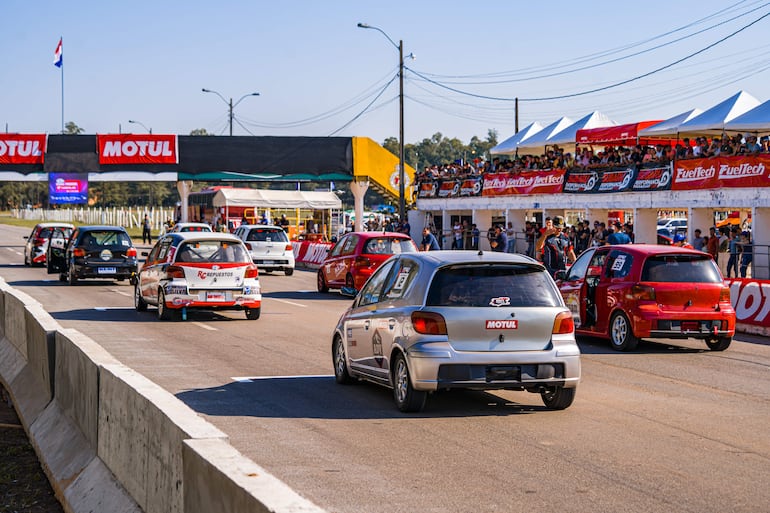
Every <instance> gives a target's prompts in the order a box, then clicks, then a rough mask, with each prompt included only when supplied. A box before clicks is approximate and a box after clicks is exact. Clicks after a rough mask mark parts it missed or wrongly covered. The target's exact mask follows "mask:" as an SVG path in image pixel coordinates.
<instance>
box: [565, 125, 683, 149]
mask: <svg viewBox="0 0 770 513" xmlns="http://www.w3.org/2000/svg"><path fill="white" fill-rule="evenodd" d="M660 122H661V120H659V119H658V120H653V121H639V122H638V123H629V124H627V125H617V126H603V127H599V128H582V129H580V130H578V131H577V134H575V142H576V143H577V144H589V145H593V144H611V145H618V146H629V145H636V144H645V145H654V144H665V145H669V144H671V140H665V139H657V138H653V137H641V138H640V137H638V134H639V130H642V129H643V128H647V127H648V126H652V125H654V124H656V123H660Z"/></svg>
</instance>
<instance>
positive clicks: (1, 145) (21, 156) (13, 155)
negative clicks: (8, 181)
mask: <svg viewBox="0 0 770 513" xmlns="http://www.w3.org/2000/svg"><path fill="white" fill-rule="evenodd" d="M47 141H48V136H47V135H46V134H0V164H42V163H43V158H44V156H45V151H46V143H47Z"/></svg>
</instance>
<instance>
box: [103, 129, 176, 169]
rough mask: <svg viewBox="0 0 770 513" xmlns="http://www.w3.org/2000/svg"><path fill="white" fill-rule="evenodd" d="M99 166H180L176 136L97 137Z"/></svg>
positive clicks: (132, 135) (113, 135)
mask: <svg viewBox="0 0 770 513" xmlns="http://www.w3.org/2000/svg"><path fill="white" fill-rule="evenodd" d="M96 148H97V151H98V152H99V164H178V163H179V151H178V147H177V137H176V135H152V134H147V135H138V134H109V135H99V134H97V136H96Z"/></svg>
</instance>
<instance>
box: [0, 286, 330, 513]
mask: <svg viewBox="0 0 770 513" xmlns="http://www.w3.org/2000/svg"><path fill="white" fill-rule="evenodd" d="M0 333H2V338H0V382H2V384H3V386H4V387H5V388H6V390H8V392H9V394H10V396H11V400H12V401H13V403H14V405H15V406H16V409H17V412H18V414H19V418H20V419H21V421H22V424H23V426H24V428H25V429H26V430H27V433H28V434H29V437H30V440H31V441H32V444H33V446H34V447H35V450H36V452H37V454H38V457H39V458H40V461H41V463H42V466H43V469H44V470H45V472H46V474H47V475H48V478H49V480H50V481H51V484H52V486H53V488H54V491H55V493H56V496H57V498H58V499H59V500H60V501H61V502H62V504H63V506H64V509H65V511H68V512H73V513H81V512H83V513H85V512H92V511H110V512H117V513H139V512H145V513H161V512H162V513H166V512H170V513H183V512H191V513H193V512H196V513H197V512H204V511H205V512H226V511H233V512H235V511H271V512H276V513H299V512H314V513H315V512H321V511H322V510H321V509H319V508H318V507H317V506H315V505H314V504H312V503H311V502H309V501H307V500H305V499H303V498H302V497H300V496H299V495H298V494H296V493H295V492H293V491H292V490H291V489H289V488H288V487H287V486H286V485H285V484H284V483H282V482H281V481H279V480H278V479H276V478H275V477H273V476H271V475H270V474H269V473H267V472H265V471H264V470H263V469H261V468H260V467H258V466H257V465H256V463H254V462H252V461H250V460H248V459H247V458H245V457H244V456H242V455H241V454H240V453H238V452H237V451H236V450H235V449H234V448H233V447H232V446H231V445H230V444H229V442H228V438H227V436H226V435H225V434H224V433H222V432H221V431H220V430H218V429H217V428H216V427H214V426H213V425H211V424H210V423H208V422H207V421H205V420H204V419H203V418H201V417H200V416H198V415H197V414H196V413H195V412H194V411H193V410H191V409H190V408H189V407H188V406H187V405H185V404H184V403H182V402H181V401H180V400H179V399H177V398H176V397H174V396H173V395H172V394H170V393H169V392H167V391H165V390H163V389H162V388H160V387H158V386H157V385H155V384H154V383H152V382H151V381H149V380H148V379H146V378H144V377H143V376H141V375H140V374H138V373H137V372H135V371H133V370H131V369H130V368H128V367H126V366H124V365H122V364H121V363H120V362H119V361H118V360H116V359H115V358H113V357H112V356H111V355H110V354H109V353H108V352H107V351H105V350H104V349H103V348H102V347H101V346H99V345H98V343H96V342H95V341H93V340H91V339H90V338H88V337H86V336H85V335H83V334H81V333H79V332H78V331H75V330H70V329H63V328H61V326H59V325H58V323H56V321H55V320H54V319H53V318H52V317H51V316H50V315H49V314H48V313H47V312H45V310H44V309H43V308H42V306H41V305H40V304H39V303H37V302H36V301H34V300H33V299H32V298H31V297H29V296H27V295H26V294H23V293H21V292H19V291H16V290H14V289H12V288H11V287H8V286H7V284H5V282H3V281H2V279H0Z"/></svg>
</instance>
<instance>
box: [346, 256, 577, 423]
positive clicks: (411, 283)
mask: <svg viewBox="0 0 770 513" xmlns="http://www.w3.org/2000/svg"><path fill="white" fill-rule="evenodd" d="M331 353H332V360H333V364H334V375H335V378H336V380H337V382H338V383H341V384H346V383H350V382H352V381H355V380H357V379H363V380H367V381H372V382H374V383H377V384H380V385H384V386H386V387H390V388H392V389H393V397H394V400H395V403H396V406H397V407H398V409H399V410H401V411H404V412H410V411H420V410H421V409H422V408H423V406H424V405H425V402H426V398H427V396H428V394H429V393H431V392H434V391H437V390H452V389H471V390H501V389H504V390H526V391H528V392H534V393H539V394H540V395H541V397H542V400H543V402H544V404H545V405H546V407H548V408H550V409H556V410H560V409H564V408H567V407H569V406H570V405H571V404H572V401H573V400H574V398H575V392H576V387H577V385H578V382H579V381H580V350H579V349H578V346H577V343H576V341H575V333H574V324H573V320H572V314H571V313H570V311H569V309H568V308H567V307H566V306H565V305H564V301H563V300H562V298H561V296H560V295H559V290H558V289H557V288H556V285H555V283H554V281H553V279H552V278H551V276H550V275H549V274H548V272H547V271H546V270H545V268H544V267H543V266H542V265H541V264H539V263H538V262H536V261H535V260H533V259H531V258H529V257H526V256H523V255H517V254H509V253H497V252H487V253H481V252H476V251H426V252H408V253H401V254H399V255H394V256H392V257H390V258H389V259H388V260H387V261H385V262H384V263H383V264H382V265H380V266H379V268H378V269H377V270H376V271H375V272H374V274H372V276H371V277H370V278H369V280H368V281H367V282H366V284H365V285H364V286H363V288H362V289H361V291H360V292H359V293H358V295H357V296H356V298H355V300H354V301H353V304H352V305H351V306H350V308H349V309H348V310H347V311H346V312H345V313H344V314H343V315H342V316H341V317H340V319H339V321H338V322H337V326H336V327H335V329H334V333H333V335H332V343H331Z"/></svg>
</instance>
